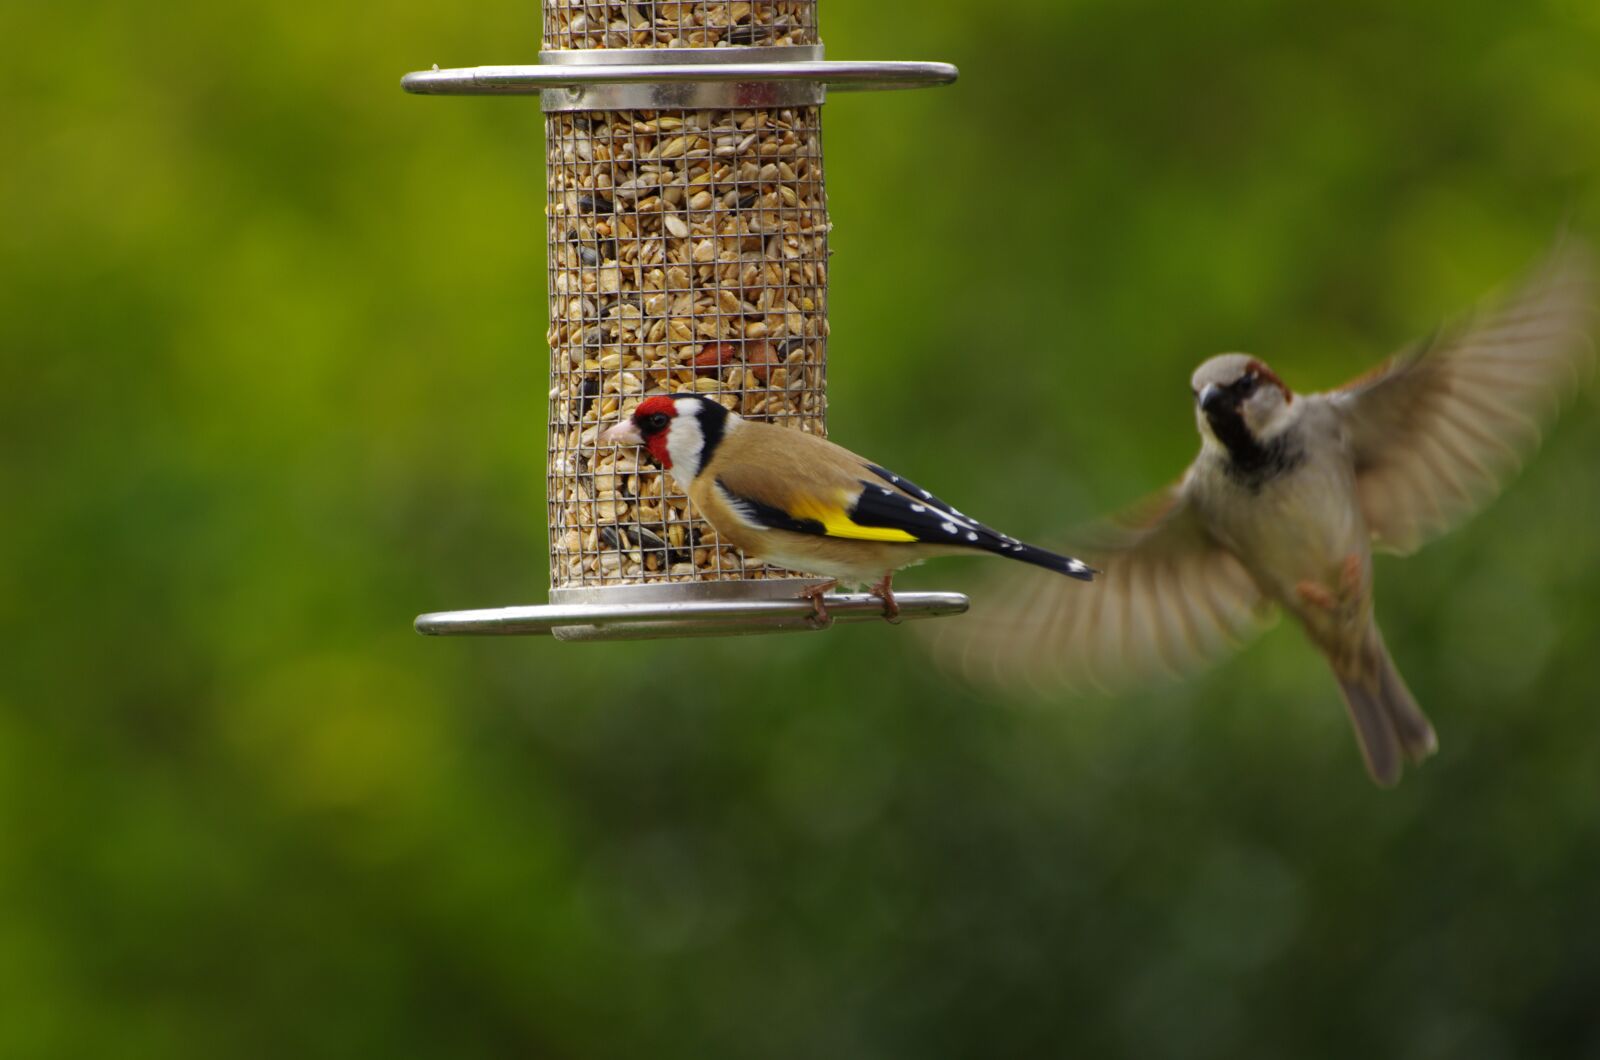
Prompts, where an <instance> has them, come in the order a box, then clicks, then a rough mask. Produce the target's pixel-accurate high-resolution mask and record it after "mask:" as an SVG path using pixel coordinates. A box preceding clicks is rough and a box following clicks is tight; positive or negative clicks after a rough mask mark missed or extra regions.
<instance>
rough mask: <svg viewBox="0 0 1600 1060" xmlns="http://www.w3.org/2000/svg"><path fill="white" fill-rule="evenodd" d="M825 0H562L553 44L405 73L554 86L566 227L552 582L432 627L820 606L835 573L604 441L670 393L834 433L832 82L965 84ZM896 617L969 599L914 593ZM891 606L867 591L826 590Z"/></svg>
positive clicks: (651, 624) (799, 621)
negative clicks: (786, 557)
mask: <svg viewBox="0 0 1600 1060" xmlns="http://www.w3.org/2000/svg"><path fill="white" fill-rule="evenodd" d="M816 7H817V0H748V2H746V0H700V2H681V3H680V2H664V0H655V2H648V0H633V2H614V0H545V2H544V5H543V8H544V46H543V49H542V50H541V52H540V56H539V58H540V61H539V63H538V64H537V65H529V66H482V67H472V68H467V69H456V70H440V69H438V68H434V69H432V70H427V71H421V72H417V73H412V74H408V75H406V76H405V78H403V79H402V82H401V83H402V85H403V87H404V88H405V89H406V91H408V92H413V93H418V94H426V95H532V94H535V93H537V94H538V95H539V96H540V99H541V102H542V104H543V110H544V112H545V142H546V178H547V179H546V187H547V202H546V216H547V224H548V231H547V236H548V247H549V299H550V330H549V333H548V335H547V339H548V342H549V347H550V383H551V386H550V396H549V397H550V402H549V464H548V491H549V492H548V505H549V526H550V582H551V588H550V602H549V604H547V605H542V606H526V607H506V608H494V609H488V610H474V611H455V612H441V613H434V614H425V615H422V616H421V617H419V618H418V619H417V620H416V628H417V630H418V631H419V632H422V633H425V634H435V635H462V634H482V635H517V634H536V633H537V634H544V633H549V634H553V635H554V636H555V637H556V638H557V639H559V640H620V639H639V638H651V637H672V636H711V635H724V634H731V633H761V632H774V631H781V630H807V629H814V628H816V627H815V625H814V623H813V618H812V616H813V610H812V605H811V603H810V602H809V601H807V600H804V599H801V598H800V597H799V593H800V592H801V591H802V590H803V589H805V588H807V587H809V586H812V585H815V584H817V583H818V582H819V581H822V580H823V579H819V578H815V577H807V576H805V575H804V574H803V573H801V572H795V571H788V570H784V569H780V568H776V567H771V566H767V565H764V564H761V563H759V562H758V561H756V560H754V559H751V558H749V557H746V556H743V555H741V554H740V553H739V552H738V551H736V550H735V549H733V548H732V547H730V546H727V545H725V544H723V543H720V542H719V541H718V540H717V537H716V534H715V532H714V531H713V530H712V529H711V528H710V527H709V526H708V525H706V524H705V523H704V522H702V521H700V520H698V519H696V518H695V517H694V514H693V513H692V511H691V510H690V508H689V502H688V499H687V497H685V496H684V495H683V492H682V491H681V490H679V489H678V487H677V485H676V484H675V483H674V482H673V481H672V478H671V476H670V475H668V474H666V473H665V472H663V471H661V470H659V469H657V468H655V467H653V466H652V465H651V464H650V463H649V461H648V459H647V458H646V457H645V456H644V454H643V453H641V452H638V451H635V450H628V449H616V448H612V447H609V446H602V445H600V444H599V434H600V432H601V431H602V430H603V429H604V428H605V426H606V425H607V424H608V423H610V422H614V421H616V420H617V419H618V418H620V417H621V416H622V415H623V414H624V412H625V410H626V409H628V408H631V407H632V405H634V404H635V403H636V402H637V401H639V400H641V399H642V398H644V397H646V396H650V395H654V394H670V393H681V392H689V391H693V392H696V393H700V394H705V395H708V396H710V397H712V398H714V399H716V400H718V401H720V402H722V403H723V404H724V405H726V406H727V407H728V408H730V409H733V410H734V411H737V412H739V413H740V414H741V415H744V416H746V417H747V418H750V419H754V420H766V421H768V422H773V423H778V424H781V425H783V426H786V427H790V428H793V429H795V430H800V431H805V432H808V433H812V434H816V435H826V433H827V418H826V417H827V341H828V317H827V293H828V232H829V221H828V212H827V198H826V186H825V181H824V174H823V160H822V127H821V104H822V103H823V102H824V100H825V98H826V96H827V94H828V92H829V91H830V90H832V91H858V90H873V89H895V88H916V87H924V86H931V85H941V84H948V83H949V82H951V81H954V80H955V78H956V69H955V67H953V66H950V65H948V64H944V63H926V62H834V61H829V60H826V59H824V58H823V49H822V44H821V42H820V40H819V39H818V37H817V29H816V26H817V19H816V14H817V11H816ZM896 598H897V600H898V602H899V605H900V609H901V613H902V616H903V617H905V618H930V617H938V616H941V615H951V614H959V613H961V612H963V611H965V610H966V608H967V600H966V597H965V596H963V595H961V594H959V593H947V592H903V593H897V594H896ZM825 602H826V604H827V608H828V611H829V612H830V613H831V614H832V615H833V616H834V619H835V620H836V621H846V622H849V621H863V620H873V619H877V618H878V617H879V616H880V614H881V609H882V604H881V602H880V601H878V600H877V599H876V598H875V597H872V596H869V595H867V594H855V593H832V594H829V595H828V596H827V597H826V598H825Z"/></svg>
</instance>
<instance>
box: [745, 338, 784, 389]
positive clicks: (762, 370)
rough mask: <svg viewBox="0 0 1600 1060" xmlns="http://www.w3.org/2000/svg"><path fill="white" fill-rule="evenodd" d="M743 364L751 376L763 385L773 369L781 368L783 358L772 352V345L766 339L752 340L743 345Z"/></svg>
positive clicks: (774, 351) (776, 352)
mask: <svg viewBox="0 0 1600 1060" xmlns="http://www.w3.org/2000/svg"><path fill="white" fill-rule="evenodd" d="M744 363H745V367H746V368H748V369H749V371H750V374H751V375H753V376H755V378H756V379H757V380H758V381H760V382H762V383H765V382H766V381H767V379H768V378H769V377H770V376H771V375H772V370H773V369H774V368H781V367H782V366H783V358H782V357H781V356H779V355H778V351H777V350H774V349H773V348H772V344H771V343H769V342H767V340H766V339H752V340H751V341H750V342H747V343H745V347H744Z"/></svg>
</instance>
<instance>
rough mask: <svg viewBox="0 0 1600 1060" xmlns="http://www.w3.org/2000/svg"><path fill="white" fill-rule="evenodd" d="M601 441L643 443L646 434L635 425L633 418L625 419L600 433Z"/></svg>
mask: <svg viewBox="0 0 1600 1060" xmlns="http://www.w3.org/2000/svg"><path fill="white" fill-rule="evenodd" d="M600 441H601V442H602V443H604V444H605V445H643V444H644V435H642V434H640V433H639V428H637V427H635V426H634V425H633V421H632V420H623V421H622V422H621V423H616V424H613V425H612V426H610V427H608V428H607V429H606V430H605V432H604V433H603V434H601V435H600Z"/></svg>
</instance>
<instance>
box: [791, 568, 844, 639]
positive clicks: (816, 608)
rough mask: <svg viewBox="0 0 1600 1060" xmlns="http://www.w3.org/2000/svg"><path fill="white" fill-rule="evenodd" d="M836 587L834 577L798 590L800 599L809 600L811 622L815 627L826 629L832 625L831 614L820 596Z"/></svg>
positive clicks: (837, 585) (836, 583)
mask: <svg viewBox="0 0 1600 1060" xmlns="http://www.w3.org/2000/svg"><path fill="white" fill-rule="evenodd" d="M838 587H839V580H838V579H837V578H835V579H833V580H832V581H825V582H823V583H822V584H820V585H813V586H812V587H811V588H809V589H802V590H801V591H800V599H802V600H810V601H811V611H812V614H811V624H812V626H814V627H816V628H817V629H827V628H828V627H829V626H831V625H833V616H832V615H830V614H828V608H827V605H825V604H824V603H823V602H822V598H823V597H824V596H827V595H828V594H829V593H831V592H833V591H834V590H835V589H837V588H838Z"/></svg>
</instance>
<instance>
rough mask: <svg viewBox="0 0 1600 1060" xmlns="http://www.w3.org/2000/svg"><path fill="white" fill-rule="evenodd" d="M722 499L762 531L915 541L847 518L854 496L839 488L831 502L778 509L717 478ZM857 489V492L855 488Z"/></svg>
mask: <svg viewBox="0 0 1600 1060" xmlns="http://www.w3.org/2000/svg"><path fill="white" fill-rule="evenodd" d="M717 488H718V489H720V490H721V491H722V497H723V500H725V501H726V502H727V503H728V506H729V507H730V508H732V509H733V510H734V511H735V512H736V513H738V515H739V516H740V518H742V519H744V520H745V522H747V523H749V524H750V525H751V526H758V527H761V528H763V529H766V530H789V531H792V532H793V533H797V534H814V535H816V536H818V537H840V538H848V539H850V540H853V541H887V542H893V543H898V544H906V543H909V542H912V541H915V540H917V538H916V536H915V535H914V534H911V533H909V532H907V531H905V530H902V529H899V528H897V527H891V526H864V525H862V524H861V523H858V522H856V521H855V519H853V518H852V517H851V514H850V512H851V509H852V507H853V506H854V504H855V501H856V495H855V494H852V493H849V492H846V491H844V490H839V491H838V492H837V497H836V499H835V500H834V501H832V502H831V503H830V502H829V501H828V500H825V499H822V498H805V499H803V500H800V501H798V502H794V503H790V504H789V505H788V506H786V507H783V508H779V507H776V506H774V505H771V504H767V503H765V502H763V501H758V500H756V499H755V498H754V497H747V496H742V495H740V494H738V493H735V492H734V491H733V490H731V489H729V488H728V484H727V483H726V482H724V481H723V480H722V479H720V478H719V479H717ZM858 492H859V491H858Z"/></svg>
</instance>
